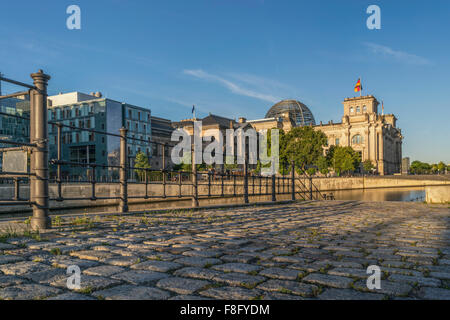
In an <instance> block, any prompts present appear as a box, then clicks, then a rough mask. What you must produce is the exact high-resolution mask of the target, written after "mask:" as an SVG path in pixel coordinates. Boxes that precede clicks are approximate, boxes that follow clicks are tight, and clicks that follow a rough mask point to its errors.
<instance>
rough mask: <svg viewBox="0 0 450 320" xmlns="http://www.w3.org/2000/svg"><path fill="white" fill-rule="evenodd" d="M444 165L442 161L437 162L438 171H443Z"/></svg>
mask: <svg viewBox="0 0 450 320" xmlns="http://www.w3.org/2000/svg"><path fill="white" fill-rule="evenodd" d="M445 167H446V165H445V163H444V162H442V161H441V162H439V163H438V165H437V168H438V171H439V173H445Z"/></svg>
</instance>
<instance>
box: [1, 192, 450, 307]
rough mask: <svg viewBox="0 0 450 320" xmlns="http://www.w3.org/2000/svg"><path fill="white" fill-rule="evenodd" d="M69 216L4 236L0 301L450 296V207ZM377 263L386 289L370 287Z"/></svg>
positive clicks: (344, 204)
mask: <svg viewBox="0 0 450 320" xmlns="http://www.w3.org/2000/svg"><path fill="white" fill-rule="evenodd" d="M62 219H63V223H62V226H61V227H59V228H58V230H55V231H52V232H49V233H45V234H42V235H40V237H30V236H23V237H18V236H15V237H14V238H8V237H5V236H2V235H0V239H1V242H0V299H51V300H85V299H173V300H176V299H178V300H195V299H249V300H250V299H258V300H260V299H266V300H280V299H281V300H294V299H295V300H298V299H315V300H317V299H319V300H322V299H325V300H329V299H348V300H360V299H368V300H373V299H374V300H378V299H394V300H397V299H447V300H448V299H450V298H449V293H450V245H449V244H450V228H449V227H450V208H449V207H448V206H428V205H425V204H420V203H396V202H358V201H326V202H325V201H315V202H304V203H302V202H299V203H294V204H283V205H269V206H253V207H242V208H239V207H236V208H228V209H214V210H200V211H196V212H191V211H190V210H172V211H168V212H162V213H161V212H159V213H156V214H151V215H149V214H147V215H145V219H144V217H143V216H142V215H136V216H133V215H127V216H122V217H119V216H117V215H116V216H111V215H109V216H104V217H101V216H100V217H98V218H96V220H97V221H98V222H96V224H95V226H94V227H92V226H86V227H83V226H81V227H80V226H73V225H71V220H70V219H65V218H64V217H63V218H62ZM119 220H120V223H118V222H119ZM144 220H145V221H146V223H143V221H144ZM1 223H2V222H1V221H0V224H1ZM74 265H75V266H78V267H80V269H81V272H82V274H81V289H80V290H75V291H73V290H69V289H68V288H67V287H66V284H67V278H68V276H69V275H67V272H66V269H67V268H68V267H69V266H74ZM370 265H377V266H379V267H380V269H381V272H382V273H381V288H380V289H372V290H370V289H368V288H367V277H368V276H369V275H368V274H367V267H368V266H370Z"/></svg>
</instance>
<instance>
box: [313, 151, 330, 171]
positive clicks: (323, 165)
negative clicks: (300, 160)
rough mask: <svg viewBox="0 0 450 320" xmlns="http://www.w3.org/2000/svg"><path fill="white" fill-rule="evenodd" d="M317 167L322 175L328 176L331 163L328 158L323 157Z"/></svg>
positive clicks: (319, 159)
mask: <svg viewBox="0 0 450 320" xmlns="http://www.w3.org/2000/svg"><path fill="white" fill-rule="evenodd" d="M316 166H317V168H318V169H319V171H320V173H322V174H327V173H328V172H329V170H328V168H329V167H330V162H329V161H328V159H327V157H325V156H323V155H322V156H319V158H318V159H317V161H316Z"/></svg>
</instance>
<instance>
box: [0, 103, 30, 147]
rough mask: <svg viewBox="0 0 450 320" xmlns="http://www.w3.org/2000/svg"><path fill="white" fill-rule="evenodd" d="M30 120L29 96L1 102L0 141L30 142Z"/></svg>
mask: <svg viewBox="0 0 450 320" xmlns="http://www.w3.org/2000/svg"><path fill="white" fill-rule="evenodd" d="M8 115H12V116H8ZM14 116H18V117H14ZM21 117H22V118H21ZM24 118H25V119H24ZM29 118H30V100H29V97H28V96H24V97H21V98H7V99H2V100H0V140H2V139H5V140H11V141H18V142H30V120H29Z"/></svg>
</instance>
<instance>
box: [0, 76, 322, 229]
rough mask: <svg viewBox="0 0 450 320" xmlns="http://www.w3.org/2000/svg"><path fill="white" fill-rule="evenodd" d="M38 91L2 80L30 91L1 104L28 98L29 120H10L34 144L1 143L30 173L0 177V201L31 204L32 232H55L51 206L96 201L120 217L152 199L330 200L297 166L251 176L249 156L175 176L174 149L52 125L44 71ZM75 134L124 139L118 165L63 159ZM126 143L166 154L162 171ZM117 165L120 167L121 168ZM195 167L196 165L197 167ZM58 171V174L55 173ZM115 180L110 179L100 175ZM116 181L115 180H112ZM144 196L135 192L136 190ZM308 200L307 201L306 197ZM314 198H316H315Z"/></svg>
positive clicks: (125, 133)
mask: <svg viewBox="0 0 450 320" xmlns="http://www.w3.org/2000/svg"><path fill="white" fill-rule="evenodd" d="M31 77H32V78H33V80H34V85H33V86H31V85H27V84H24V83H21V82H18V81H15V80H11V79H7V78H3V77H0V81H6V82H9V83H12V84H15V85H20V86H24V87H26V88H28V89H29V91H27V92H25V93H24V92H20V93H16V94H12V95H11V94H10V95H6V96H0V99H5V98H10V97H13V96H14V97H15V96H19V95H23V94H29V95H30V118H29V119H28V118H26V117H23V116H19V115H11V114H6V115H7V116H12V117H17V118H21V119H25V120H30V141H29V142H19V141H9V140H1V141H0V144H5V145H13V146H15V147H3V146H2V147H1V148H0V151H12V150H24V151H27V152H29V154H30V159H29V168H30V170H29V172H0V180H3V181H7V182H11V181H12V182H13V183H14V196H13V197H12V199H11V200H9V199H8V200H7V201H0V204H1V205H7V206H11V205H24V204H29V205H31V206H32V209H33V217H32V219H31V226H32V228H33V229H47V228H50V227H51V221H50V218H49V216H48V213H49V209H50V205H49V202H50V201H56V202H62V201H84V200H89V201H98V200H116V201H117V200H118V211H119V212H128V211H129V200H138V199H142V200H147V199H154V198H161V199H167V198H169V199H170V198H188V199H189V198H191V199H192V206H193V207H198V206H199V199H203V198H213V197H242V198H243V202H244V203H249V197H250V196H270V198H271V200H272V201H276V199H277V195H291V199H292V200H295V199H296V194H300V195H301V197H302V198H303V199H305V200H306V199H310V200H317V199H326V197H324V196H323V195H322V194H321V193H320V191H319V190H318V189H317V187H316V186H315V185H314V184H313V183H312V178H311V177H307V179H309V182H310V183H309V185H308V186H307V185H306V184H305V183H304V182H303V181H302V179H304V177H297V176H296V174H295V171H296V167H295V165H294V163H293V162H292V163H290V164H284V166H283V167H284V169H285V170H284V171H285V173H286V172H288V174H286V175H272V176H262V175H260V174H254V173H249V165H248V155H246V157H244V158H245V159H244V164H242V165H240V166H241V170H240V171H225V170H220V171H219V172H215V171H213V170H210V171H207V172H204V171H203V172H200V171H197V166H196V165H191V170H189V171H186V170H185V171H182V170H172V169H168V168H166V159H165V157H166V151H167V150H169V149H167V148H171V147H173V146H172V145H170V144H166V143H160V142H155V141H147V140H143V139H139V138H136V137H130V136H128V130H127V129H126V128H121V129H120V132H119V133H110V132H105V131H99V130H96V129H91V128H81V127H75V126H73V125H67V124H63V123H61V122H58V121H48V118H47V83H48V80H49V79H50V76H48V75H46V74H44V73H43V72H42V70H39V72H37V73H34V74H32V75H31ZM3 115H5V114H3ZM49 124H51V125H52V126H56V128H57V135H56V149H57V150H56V151H57V152H56V158H55V159H49V134H48V125H49ZM64 127H66V128H68V129H71V130H79V131H86V132H89V133H92V134H96V135H97V134H98V135H105V136H111V137H116V138H119V139H120V147H119V152H118V159H115V160H116V162H115V164H112V163H109V162H108V163H103V164H102V163H97V162H93V163H89V160H87V161H86V163H85V162H83V161H81V162H79V161H67V160H65V159H63V141H62V139H63V138H62V137H63V128H64ZM128 141H134V142H140V143H145V144H147V145H151V144H153V145H157V146H158V147H160V148H162V169H160V170H158V169H152V168H142V167H139V166H137V165H133V166H132V165H131V164H130V158H129V155H128ZM191 154H192V157H191V159H194V157H195V152H194V146H192V148H191ZM117 162H118V164H117ZM194 162H195V161H194ZM63 167H69V168H71V169H74V168H82V169H83V170H86V178H82V179H81V178H80V179H78V181H76V180H75V179H73V178H72V179H71V178H69V177H64V176H63ZM53 169H56V170H53ZM54 171H56V174H55V175H54V178H52V179H50V172H52V173H53V172H54ZM100 171H101V172H103V173H105V172H106V173H107V174H111V175H112V176H111V177H106V179H104V178H105V176H104V175H102V174H99V172H100ZM113 176H115V177H113ZM50 182H53V183H54V184H56V192H54V193H52V194H55V196H52V197H50V194H51V193H50V191H49V183H50ZM82 183H85V184H88V185H90V188H88V189H90V193H89V195H87V194H79V195H78V196H65V194H64V190H63V189H64V187H67V186H70V185H72V184H75V185H77V184H78V185H79V184H82ZM24 184H29V186H30V196H29V199H24V198H23V197H21V196H20V189H21V185H24ZM103 184H112V185H113V186H115V187H117V186H118V187H119V188H118V189H119V190H118V192H116V193H115V194H113V195H111V194H109V195H102V194H99V191H98V186H99V185H103ZM138 189H139V190H140V191H142V189H144V192H137V191H136V190H138ZM307 195H309V196H307ZM314 195H315V196H314Z"/></svg>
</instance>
